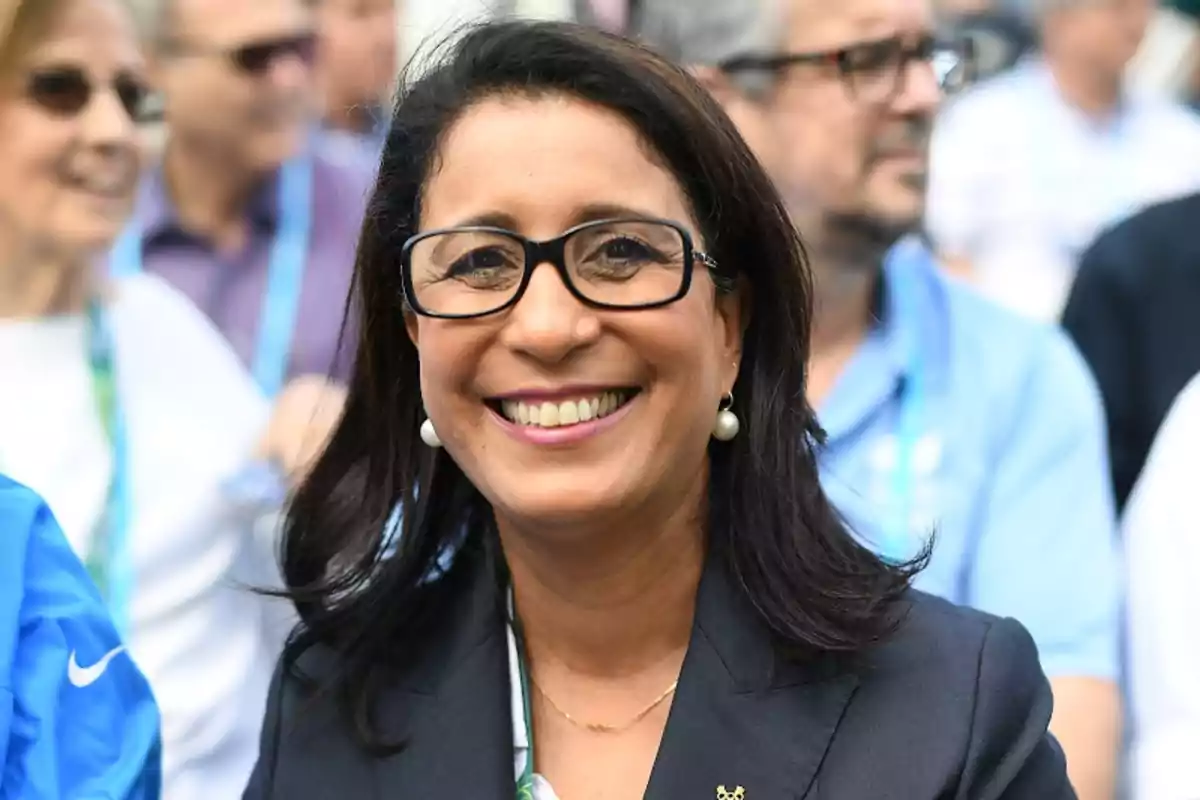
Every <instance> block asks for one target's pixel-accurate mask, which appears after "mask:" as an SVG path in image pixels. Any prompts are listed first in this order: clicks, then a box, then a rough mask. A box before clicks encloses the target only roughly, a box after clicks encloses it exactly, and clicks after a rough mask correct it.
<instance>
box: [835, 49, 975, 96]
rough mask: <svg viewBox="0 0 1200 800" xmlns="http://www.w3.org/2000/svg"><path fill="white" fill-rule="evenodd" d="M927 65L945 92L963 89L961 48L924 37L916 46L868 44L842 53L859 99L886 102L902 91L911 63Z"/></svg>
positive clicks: (847, 74)
mask: <svg viewBox="0 0 1200 800" xmlns="http://www.w3.org/2000/svg"><path fill="white" fill-rule="evenodd" d="M914 60H916V61H922V62H928V63H929V64H930V66H932V68H933V70H934V73H935V75H936V77H937V80H938V84H939V86H941V88H942V89H943V91H947V92H953V91H957V90H958V89H959V88H961V84H962V82H963V81H964V80H965V76H966V69H965V59H964V54H963V51H962V48H959V47H956V46H955V45H954V44H951V43H945V42H941V41H939V40H937V39H934V38H932V37H925V38H923V39H921V40H920V41H919V42H917V43H915V45H914V44H909V43H906V42H904V41H902V40H900V39H898V38H896V39H885V40H883V41H879V42H868V43H865V44H861V45H855V46H853V47H848V48H846V49H845V50H843V51H842V52H841V59H840V66H841V69H842V72H843V74H844V75H845V77H846V79H847V80H848V81H849V82H850V84H851V87H852V88H853V90H854V92H855V94H856V95H858V96H861V97H862V98H863V99H866V100H886V99H888V98H890V97H891V96H893V95H894V94H895V93H896V92H898V91H900V89H901V87H902V86H903V83H904V79H905V76H906V75H907V70H906V69H905V68H906V67H907V66H908V64H909V62H910V61H914Z"/></svg>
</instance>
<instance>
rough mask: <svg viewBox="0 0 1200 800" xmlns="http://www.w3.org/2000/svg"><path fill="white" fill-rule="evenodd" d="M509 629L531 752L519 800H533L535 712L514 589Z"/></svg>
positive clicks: (521, 779) (519, 786)
mask: <svg viewBox="0 0 1200 800" xmlns="http://www.w3.org/2000/svg"><path fill="white" fill-rule="evenodd" d="M508 619H509V623H508V630H509V633H510V634H511V635H512V637H513V641H514V642H515V643H516V646H515V647H514V648H513V649H514V650H515V651H516V654H517V672H518V674H519V675H520V678H521V708H522V711H523V712H524V717H525V720H524V722H525V741H526V742H527V743H528V745H529V753H528V755H527V757H526V758H525V768H524V769H523V770H521V774H520V776H518V778H517V800H533V712H532V710H531V706H530V702H529V675H528V674H527V671H526V665H525V646H524V641H523V640H522V639H521V637H520V636H518V635H517V626H516V624H515V619H516V616H515V614H514V613H513V596H512V589H511V588H510V589H509V590H508Z"/></svg>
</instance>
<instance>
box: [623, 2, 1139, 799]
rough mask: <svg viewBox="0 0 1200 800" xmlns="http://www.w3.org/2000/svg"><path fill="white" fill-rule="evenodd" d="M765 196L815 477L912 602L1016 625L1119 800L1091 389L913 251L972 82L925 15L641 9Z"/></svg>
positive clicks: (924, 9)
mask: <svg viewBox="0 0 1200 800" xmlns="http://www.w3.org/2000/svg"><path fill="white" fill-rule="evenodd" d="M631 30H632V32H633V33H634V34H635V35H640V36H641V38H643V39H644V40H646V41H647V42H648V43H650V44H651V45H652V46H657V47H659V48H660V49H663V50H664V51H666V52H667V53H668V54H669V55H671V56H673V57H674V58H676V59H677V60H679V61H680V62H682V63H684V64H686V65H688V66H690V67H691V68H692V69H693V71H694V72H695V73H696V74H697V75H698V76H699V77H700V78H701V79H702V80H703V81H705V82H706V84H707V85H708V87H709V88H710V90H711V91H712V93H713V94H714V96H715V97H716V98H717V99H718V100H719V101H720V102H721V103H722V105H723V106H724V108H725V109H726V111H727V112H728V113H729V114H730V116H731V117H732V118H733V119H734V121H735V122H736V123H737V124H738V126H739V128H740V129H741V131H742V134H743V135H744V136H745V138H746V139H747V141H749V143H750V144H751V146H752V147H753V148H754V149H755V151H756V153H757V155H758V156H759V158H760V159H761V160H762V162H763V163H764V165H765V166H766V167H767V169H768V170H769V171H770V172H771V174H772V177H773V178H774V179H775V182H776V185H777V187H778V188H779V189H780V191H781V193H782V194H783V195H784V198H785V200H786V201H787V202H788V204H789V206H790V208H791V211H792V215H793V218H794V219H795V220H796V223H797V225H798V227H799V229H800V232H801V234H802V236H803V237H804V238H805V240H806V242H807V244H808V249H809V254H810V256H811V259H812V262H813V265H814V273H815V275H816V278H817V308H816V321H815V330H814V338H813V354H812V360H811V363H810V365H809V366H810V381H809V386H810V393H811V394H810V397H809V401H810V402H811V403H812V404H813V405H815V406H816V408H817V411H818V414H819V417H820V420H821V422H822V425H823V427H824V428H825V429H826V431H827V433H828V437H829V438H828V442H827V444H826V446H825V448H824V452H823V454H822V460H821V470H822V481H823V483H824V485H825V489H826V491H827V492H828V494H829V496H830V497H831V498H832V499H833V500H834V502H835V503H836V504H837V505H838V507H839V509H840V510H841V511H842V513H843V515H844V516H845V517H846V519H847V520H848V522H849V523H850V525H851V526H852V528H854V530H855V531H856V533H858V534H859V535H860V536H861V537H862V538H863V539H864V541H866V542H867V543H868V544H870V545H872V546H874V547H876V548H877V549H878V551H879V552H880V553H881V555H883V556H884V557H887V558H895V559H907V558H911V557H912V556H913V555H914V554H916V553H917V552H918V551H919V549H920V546H921V545H922V544H923V543H924V542H925V541H926V540H927V539H928V537H929V536H930V534H935V536H936V539H935V547H934V551H933V556H932V560H931V562H930V564H929V567H928V568H927V569H926V570H925V572H924V573H923V574H922V575H920V576H919V577H918V580H917V585H918V588H921V589H924V590H926V591H929V592H932V593H934V594H938V595H941V596H943V597H946V598H948V599H950V600H953V601H955V602H959V603H963V604H966V605H973V606H976V607H979V608H982V609H984V610H986V611H989V612H992V613H995V614H999V615H1002V616H1010V617H1015V618H1016V619H1018V620H1019V621H1020V622H1022V623H1023V624H1024V625H1025V626H1026V627H1027V628H1028V629H1029V630H1030V632H1031V633H1032V634H1033V637H1034V639H1035V640H1036V641H1037V644H1038V648H1039V653H1040V656H1041V658H1042V661H1043V667H1044V669H1045V671H1046V673H1047V674H1048V675H1049V676H1050V679H1051V683H1052V686H1053V689H1054V699H1055V712H1054V720H1053V722H1052V726H1051V727H1052V730H1053V731H1054V732H1055V734H1056V735H1057V736H1058V738H1059V739H1060V741H1061V743H1062V745H1063V747H1064V749H1065V751H1066V753H1067V756H1068V767H1069V769H1070V772H1071V778H1072V781H1073V783H1074V784H1075V786H1076V789H1077V791H1078V792H1079V796H1080V797H1082V798H1084V799H1085V800H1090V799H1091V798H1102V797H1111V791H1112V785H1113V768H1114V765H1115V761H1116V751H1117V741H1118V732H1117V728H1118V719H1119V703H1118V693H1117V689H1116V685H1117V684H1116V678H1117V630H1118V629H1117V625H1118V588H1117V575H1118V569H1117V561H1116V548H1115V523H1114V519H1113V508H1112V498H1111V494H1110V492H1109V488H1108V485H1107V477H1106V459H1105V452H1104V438H1103V426H1102V419H1101V417H1102V414H1101V409H1100V401H1099V396H1098V394H1097V391H1096V388H1095V385H1094V383H1093V382H1092V381H1091V379H1090V377H1089V376H1088V373H1087V370H1086V367H1084V365H1083V363H1082V360H1081V359H1080V358H1079V356H1078V354H1077V353H1076V352H1075V351H1074V350H1073V348H1072V347H1071V345H1070V344H1069V343H1068V342H1067V340H1066V339H1065V338H1064V336H1063V335H1062V334H1061V333H1059V332H1057V331H1052V330H1050V329H1045V328H1040V327H1035V326H1034V325H1032V324H1030V323H1028V322H1026V321H1024V320H1022V319H1020V318H1018V317H1016V316H1013V315H1010V314H1008V313H1007V312H1005V311H1003V310H1001V309H1000V308H998V307H996V306H993V305H990V304H988V303H987V302H986V301H984V300H982V299H981V298H979V297H977V296H975V295H974V294H972V293H971V292H970V290H968V289H966V288H965V287H962V286H960V285H958V284H956V283H952V282H951V281H949V280H948V279H946V278H945V277H944V276H943V274H942V273H941V271H940V270H939V269H938V267H937V266H936V265H935V263H934V261H933V258H932V257H931V255H930V253H929V251H928V249H927V248H926V246H925V245H924V243H923V242H922V241H921V239H920V238H919V236H918V235H917V234H918V232H919V229H920V227H921V224H922V217H923V214H924V196H925V185H926V178H927V171H928V150H929V139H930V131H931V128H932V123H933V119H934V115H935V114H936V112H937V111H938V109H939V106H940V104H941V100H942V98H943V96H944V95H945V94H947V93H950V92H954V91H956V90H958V89H960V88H962V87H963V86H964V85H966V84H967V83H969V82H970V80H971V77H972V76H971V71H972V61H971V59H970V52H969V50H968V49H967V48H965V47H963V46H962V45H960V44H958V43H957V42H953V41H943V40H941V39H939V38H938V37H937V36H936V35H935V27H934V22H933V14H932V11H931V9H930V7H929V4H928V2H926V0H841V2H838V3H832V2H823V1H822V0H770V1H769V2H768V0H691V1H690V2H688V3H686V4H682V3H678V2H675V0H644V1H643V2H642V4H641V8H640V9H639V11H638V13H637V14H636V15H634V18H633V20H632V23H631Z"/></svg>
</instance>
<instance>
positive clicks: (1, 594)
mask: <svg viewBox="0 0 1200 800" xmlns="http://www.w3.org/2000/svg"><path fill="white" fill-rule="evenodd" d="M161 761H162V756H161V741H160V730H159V717H158V707H157V706H156V705H155V702H154V696H153V695H152V694H151V692H150V686H149V684H148V683H147V682H146V679H145V678H144V677H143V676H142V674H141V672H139V671H138V668H137V667H136V666H134V664H133V661H132V660H130V658H129V656H128V654H127V653H126V652H125V649H124V647H123V646H122V644H121V640H120V637H119V636H118V635H117V631H116V629H115V628H114V627H113V623H112V620H111V619H110V618H109V615H108V611H107V609H106V608H105V606H104V603H103V601H102V600H101V598H100V595H99V593H98V592H97V590H96V587H95V585H94V584H93V583H92V581H91V578H90V577H89V576H88V574H87V571H86V569H85V568H84V566H83V564H81V563H80V561H79V559H78V558H76V556H75V554H74V552H72V550H71V547H70V545H69V544H68V543H67V541H66V539H65V538H64V536H63V534H62V531H61V529H60V528H59V527H58V523H57V522H55V520H54V517H53V515H52V514H51V513H50V511H49V509H48V508H47V507H46V505H45V503H43V502H42V500H41V498H39V497H38V496H37V495H36V494H34V493H33V492H32V491H30V490H28V489H26V488H25V487H23V486H21V485H19V484H17V483H14V482H12V481H11V480H9V479H8V478H5V477H3V476H0V766H2V767H3V772H2V773H0V797H3V798H4V799H5V800H74V799H75V798H88V800H157V798H158V797H159V792H160V788H159V787H160V784H161V780H162V776H161Z"/></svg>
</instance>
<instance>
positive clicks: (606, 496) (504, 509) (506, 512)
mask: <svg viewBox="0 0 1200 800" xmlns="http://www.w3.org/2000/svg"><path fill="white" fill-rule="evenodd" d="M528 483H529V484H533V483H536V481H533V480H531V481H529V482H528ZM554 484H555V485H542V486H534V485H525V486H523V487H522V488H521V489H519V490H517V491H514V492H511V493H506V501H505V502H504V503H502V504H494V506H493V507H494V508H495V509H496V516H497V518H498V519H499V520H500V522H501V525H502V526H504V525H505V523H510V524H511V527H513V528H514V529H517V530H522V531H524V530H535V531H538V532H539V533H542V532H545V533H552V532H562V535H563V536H566V537H574V536H583V535H585V534H586V532H587V531H588V530H589V529H595V528H603V527H605V525H606V522H607V521H609V520H612V519H613V518H615V517H617V516H618V515H620V514H621V513H622V509H624V508H628V507H629V506H630V505H632V504H633V498H632V497H630V495H629V493H628V492H616V491H612V490H608V491H603V492H601V491H595V490H592V491H588V490H580V489H579V488H578V487H577V486H575V487H573V486H568V485H563V484H561V483H558V482H554ZM555 535H558V534H557V533H555Z"/></svg>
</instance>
